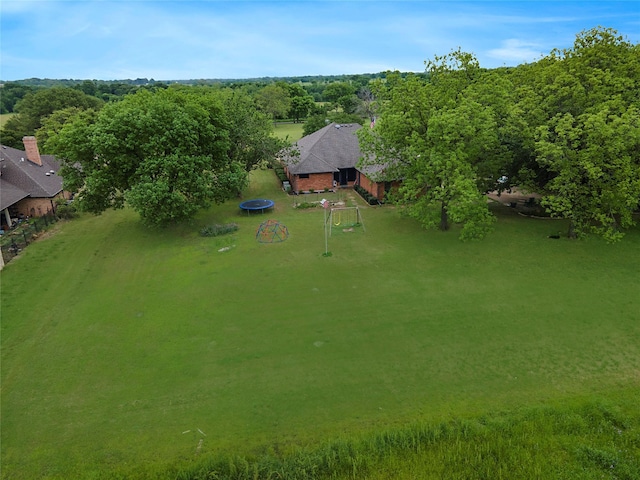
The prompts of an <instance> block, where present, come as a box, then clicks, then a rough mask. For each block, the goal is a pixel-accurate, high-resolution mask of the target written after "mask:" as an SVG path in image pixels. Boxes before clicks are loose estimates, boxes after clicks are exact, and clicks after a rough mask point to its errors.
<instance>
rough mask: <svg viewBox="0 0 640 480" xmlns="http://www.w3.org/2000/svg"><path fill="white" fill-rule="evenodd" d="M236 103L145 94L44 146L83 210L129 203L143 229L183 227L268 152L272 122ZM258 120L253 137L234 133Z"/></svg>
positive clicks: (213, 94)
mask: <svg viewBox="0 0 640 480" xmlns="http://www.w3.org/2000/svg"><path fill="white" fill-rule="evenodd" d="M236 100H237V99H235V98H234V97H233V95H232V94H222V93H221V92H220V91H219V90H214V89H206V90H192V91H189V90H184V89H167V90H159V91H157V92H149V91H146V90H143V91H139V92H137V93H136V94H134V95H129V96H127V97H125V98H124V99H123V100H122V101H121V102H118V103H113V104H108V105H107V106H105V107H104V108H103V109H102V110H101V111H100V112H99V113H98V114H97V117H96V118H95V121H92V120H93V119H91V118H89V116H87V115H85V116H82V115H76V116H74V117H73V118H72V119H70V121H68V122H66V123H65V125H64V126H63V127H62V129H61V130H60V131H59V133H58V134H57V135H56V136H55V137H54V138H52V139H51V141H50V142H48V145H50V146H51V147H52V148H55V153H56V155H58V156H59V157H60V158H61V159H62V160H63V169H62V175H63V177H64V179H65V185H66V186H68V187H69V188H77V189H78V195H77V199H78V202H79V204H80V206H81V207H82V208H83V209H84V210H87V211H90V212H93V213H101V212H103V211H104V210H106V209H108V208H121V207H122V206H124V204H125V202H128V203H129V204H130V205H131V206H132V207H133V208H134V209H135V210H136V211H137V212H138V213H139V214H140V216H141V218H142V219H143V221H144V222H145V223H148V224H154V225H155V224H164V223H168V222H175V221H181V220H184V219H186V218H189V217H191V216H192V215H193V214H195V212H196V211H197V210H199V209H200V208H203V207H207V206H208V205H210V204H211V203H212V202H222V201H224V200H226V199H228V198H232V197H233V196H235V195H237V194H238V192H239V191H240V190H241V189H242V188H243V187H244V186H245V185H246V183H247V178H248V177H247V175H248V172H247V169H248V168H249V167H250V166H251V165H252V163H253V162H255V161H257V159H258V158H261V155H265V154H266V151H265V150H264V148H265V144H266V143H267V142H266V141H265V138H264V137H265V136H268V133H267V132H268V129H269V128H270V127H271V125H270V123H269V120H268V119H267V118H266V117H264V116H262V117H259V116H258V117H255V116H254V117H252V114H254V113H255V109H251V108H249V104H248V103H247V99H242V101H236ZM260 119H261V120H260ZM260 121H262V126H263V128H262V129H261V130H260V129H258V131H259V132H261V134H260V133H256V134H255V136H253V137H247V136H245V135H244V134H243V133H241V132H240V133H239V132H238V131H237V130H236V129H237V127H238V126H240V125H242V124H243V123H248V124H250V125H253V126H254V127H259V126H260ZM238 144H239V145H240V147H239V148H238ZM278 146H279V145H275V144H273V143H272V144H271V147H269V148H273V149H274V150H275V149H276V148H278ZM261 149H262V150H261ZM255 151H261V153H260V154H259V155H258V154H256V153H255Z"/></svg>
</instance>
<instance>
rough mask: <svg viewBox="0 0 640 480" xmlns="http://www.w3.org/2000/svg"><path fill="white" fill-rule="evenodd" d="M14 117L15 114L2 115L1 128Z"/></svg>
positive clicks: (0, 117)
mask: <svg viewBox="0 0 640 480" xmlns="http://www.w3.org/2000/svg"><path fill="white" fill-rule="evenodd" d="M14 115H15V113H0V128H4V125H5V124H6V123H7V121H8V120H9V119H10V118H11V117H12V116H14Z"/></svg>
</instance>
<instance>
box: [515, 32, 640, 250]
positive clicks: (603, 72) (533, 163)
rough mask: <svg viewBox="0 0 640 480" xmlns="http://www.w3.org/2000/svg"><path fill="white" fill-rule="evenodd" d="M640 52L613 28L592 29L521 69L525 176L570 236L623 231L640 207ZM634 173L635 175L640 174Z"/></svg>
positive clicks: (612, 235)
mask: <svg viewBox="0 0 640 480" xmlns="http://www.w3.org/2000/svg"><path fill="white" fill-rule="evenodd" d="M639 52H640V50H639V46H638V45H632V44H630V43H629V42H627V41H625V40H624V39H623V38H622V37H621V36H619V35H617V33H616V32H615V31H614V30H611V29H604V28H600V27H598V28H594V29H591V30H587V31H584V32H581V33H580V34H578V35H577V36H576V40H575V42H574V45H573V47H572V48H569V49H565V50H561V51H560V50H554V51H552V52H551V54H550V55H548V56H547V57H546V58H544V59H542V60H540V61H539V62H537V63H536V64H535V65H533V66H531V67H529V68H526V69H522V70H521V69H518V70H519V71H518V72H516V75H517V76H519V77H520V78H519V81H520V82H521V87H520V88H519V91H520V92H526V94H525V95H523V96H522V97H521V100H520V102H519V103H520V105H522V107H521V108H520V110H521V111H522V113H523V115H524V116H525V118H526V123H527V124H528V127H527V128H526V129H523V131H526V132H527V137H528V139H527V141H526V147H525V148H523V150H522V151H523V152H525V151H528V152H529V154H530V156H529V157H528V158H527V157H526V156H523V157H522V158H523V160H524V161H523V162H522V166H521V168H520V177H521V178H522V179H523V180H524V181H525V182H526V184H527V186H528V187H529V188H530V189H535V190H537V191H538V192H540V193H542V194H543V200H542V204H543V205H544V206H545V207H546V208H547V210H548V211H549V212H550V213H551V214H552V215H554V216H557V217H562V218H567V219H569V220H570V226H569V231H568V235H569V236H570V237H576V236H578V237H579V236H583V235H585V234H587V233H588V232H592V233H596V234H598V235H601V236H603V237H604V238H606V239H607V240H609V241H615V240H618V239H620V238H621V237H622V231H621V230H622V229H624V228H626V227H628V226H629V225H631V224H632V218H631V212H632V211H633V209H634V208H636V207H637V203H638V197H639V195H638V193H637V187H636V185H637V183H636V181H635V180H636V179H637V178H638V173H637V172H638V171H637V168H638V167H637V165H638V163H640V155H639V154H638V151H639V149H638V146H637V145H638V143H637V138H638V133H637V122H638V120H637V115H638V113H637V112H638V108H639V106H640V94H639V93H638V92H639V91H640V55H638V53H639ZM634 175H635V176H634Z"/></svg>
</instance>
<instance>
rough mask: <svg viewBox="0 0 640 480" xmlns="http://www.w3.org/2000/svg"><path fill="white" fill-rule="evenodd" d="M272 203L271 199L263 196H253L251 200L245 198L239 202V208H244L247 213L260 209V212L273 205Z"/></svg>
mask: <svg viewBox="0 0 640 480" xmlns="http://www.w3.org/2000/svg"><path fill="white" fill-rule="evenodd" d="M274 205H275V203H274V202H273V200H267V199H265V198H255V199H253V200H245V201H244V202H242V203H241V204H240V208H241V209H242V210H246V211H247V214H248V213H249V212H255V211H258V210H260V211H261V212H264V211H265V210H267V209H268V208H271V207H273V206H274Z"/></svg>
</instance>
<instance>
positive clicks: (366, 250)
mask: <svg viewBox="0 0 640 480" xmlns="http://www.w3.org/2000/svg"><path fill="white" fill-rule="evenodd" d="M254 197H266V198H272V199H273V200H275V201H276V208H275V209H274V211H272V212H269V213H265V214H264V215H247V214H246V213H242V212H240V211H239V209H238V206H237V204H238V202H228V203H227V204H225V205H221V206H217V207H214V208H212V209H210V210H209V211H207V212H203V213H202V214H201V215H200V216H199V217H198V218H197V219H196V220H195V221H193V222H192V223H191V224H188V225H177V226H173V227H170V228H167V229H164V230H149V229H147V228H145V227H143V226H142V225H141V224H140V222H139V220H138V218H137V216H136V215H135V213H133V212H131V211H129V210H122V211H117V212H107V213H105V214H104V215H102V216H98V217H93V216H84V217H82V218H80V219H79V220H76V221H73V222H70V223H65V224H58V225H57V226H56V227H55V230H56V232H57V233H55V234H54V235H52V236H50V237H49V238H47V239H46V240H42V241H38V242H36V243H34V244H33V245H31V246H29V248H27V249H26V250H25V251H24V252H23V254H22V255H21V258H18V259H16V260H14V261H13V262H11V263H10V264H8V265H7V267H6V268H5V270H4V271H3V272H2V304H1V307H2V310H1V313H2V324H1V333H2V353H1V355H2V365H1V368H2V405H1V408H2V432H1V435H2V437H1V440H2V445H1V449H2V474H3V476H4V477H5V478H40V477H50V478H53V477H59V478H70V477H85V478H86V477H91V476H92V475H93V476H96V477H97V476H98V474H99V473H100V474H102V475H103V476H104V477H105V478H107V477H108V476H109V472H113V471H116V470H117V471H119V472H128V474H132V472H138V473H140V472H146V474H145V473H140V475H141V476H144V475H147V476H152V474H151V473H149V472H156V473H157V472H159V471H162V469H164V468H169V469H171V468H178V466H179V465H188V464H189V462H191V461H193V459H194V458H199V459H204V458H207V457H209V456H210V455H213V456H214V457H217V456H220V455H222V454H224V452H227V453H230V454H242V455H244V454H246V455H255V454H256V452H258V453H259V452H263V451H267V452H271V451H274V452H280V453H282V452H285V453H286V452H293V451H296V449H298V448H305V449H306V448H309V449H312V450H313V449H314V448H320V446H321V445H322V444H323V442H330V441H331V439H338V438H346V439H354V438H355V439H357V438H371V436H374V437H375V435H376V432H380V431H400V432H402V431H403V429H406V428H408V427H406V425H412V424H415V422H423V423H426V424H430V423H432V422H436V423H437V422H442V421H446V420H448V419H452V418H478V416H482V415H484V414H485V413H486V412H500V411H510V410H511V409H516V410H518V409H526V408H533V409H535V408H538V407H539V406H541V405H565V404H574V403H576V400H575V399H586V400H587V401H599V400H600V399H604V400H606V401H607V402H610V403H612V404H613V405H617V404H621V403H622V404H624V405H629V403H631V401H630V400H629V398H635V397H634V395H637V394H638V393H640V379H639V377H638V371H640V324H639V323H638V321H637V320H638V312H639V311H640V297H639V296H638V292H639V291H640V277H639V276H638V273H637V272H638V271H640V231H638V229H635V230H633V231H631V232H630V233H629V234H628V236H627V237H626V238H625V240H624V241H623V242H622V243H619V244H614V245H607V244H606V243H604V242H602V241H600V240H598V239H596V238H589V239H587V240H584V241H569V240H565V239H560V240H551V239H548V238H547V236H548V235H549V234H551V233H556V232H557V231H558V230H564V225H563V224H561V222H560V223H558V222H557V221H554V220H535V219H526V218H521V217H518V216H513V215H509V212H510V210H509V209H505V211H504V214H502V215H501V216H500V219H499V222H498V224H497V227H496V231H495V232H494V233H492V234H491V235H489V237H488V238H486V239H485V240H483V241H481V242H471V243H461V242H459V241H458V240H457V237H456V235H457V233H456V232H455V231H451V232H448V233H441V232H428V231H424V230H423V229H421V228H420V227H419V226H418V225H416V223H415V222H414V221H412V220H410V219H407V218H403V217H401V216H400V215H399V214H398V212H397V211H396V210H395V209H394V208H391V207H384V208H371V207H367V206H364V205H363V204H361V206H362V210H361V211H362V215H363V218H364V222H365V226H366V232H363V231H362V229H356V230H355V231H354V232H342V231H341V230H340V229H334V234H333V236H332V237H331V238H330V239H329V250H330V251H331V252H332V256H331V257H324V256H323V255H322V254H323V252H324V237H323V230H322V218H323V211H322V210H321V209H305V210H298V209H293V208H292V200H291V197H288V196H287V195H285V194H284V193H283V192H281V190H280V189H279V185H278V182H277V180H276V178H275V176H274V175H273V172H271V171H269V172H255V174H254V177H253V182H252V185H251V189H250V190H249V191H247V192H246V193H245V195H244V198H254ZM267 218H275V219H278V220H280V221H281V222H283V223H284V224H285V225H287V227H288V229H289V232H290V237H289V239H288V240H287V241H285V242H283V243H279V244H268V245H266V244H260V243H258V242H257V241H256V240H255V231H256V229H257V227H258V226H259V224H260V222H261V221H263V220H265V219H267ZM231 222H235V223H237V224H238V225H239V230H238V231H237V232H235V233H232V234H230V235H228V236H220V237H202V236H200V234H199V231H200V229H201V228H202V227H204V226H207V225H212V224H226V223H231ZM224 247H231V248H230V249H229V250H227V251H223V252H219V250H220V249H222V248H224ZM621 399H626V400H624V401H623V400H621ZM518 411H520V410H518ZM636 420H637V419H636ZM201 432H202V433H201ZM635 432H636V437H635V438H636V448H637V438H638V437H637V429H636V430H635ZM205 434H206V436H205ZM345 441H346V440H345ZM394 458H395V457H394ZM416 458H417V459H416V460H411V462H413V463H411V462H410V463H409V464H410V465H420V462H421V461H422V460H420V459H421V458H422V457H416ZM416 468H417V467H416ZM161 476H162V475H159V474H158V477H161Z"/></svg>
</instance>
